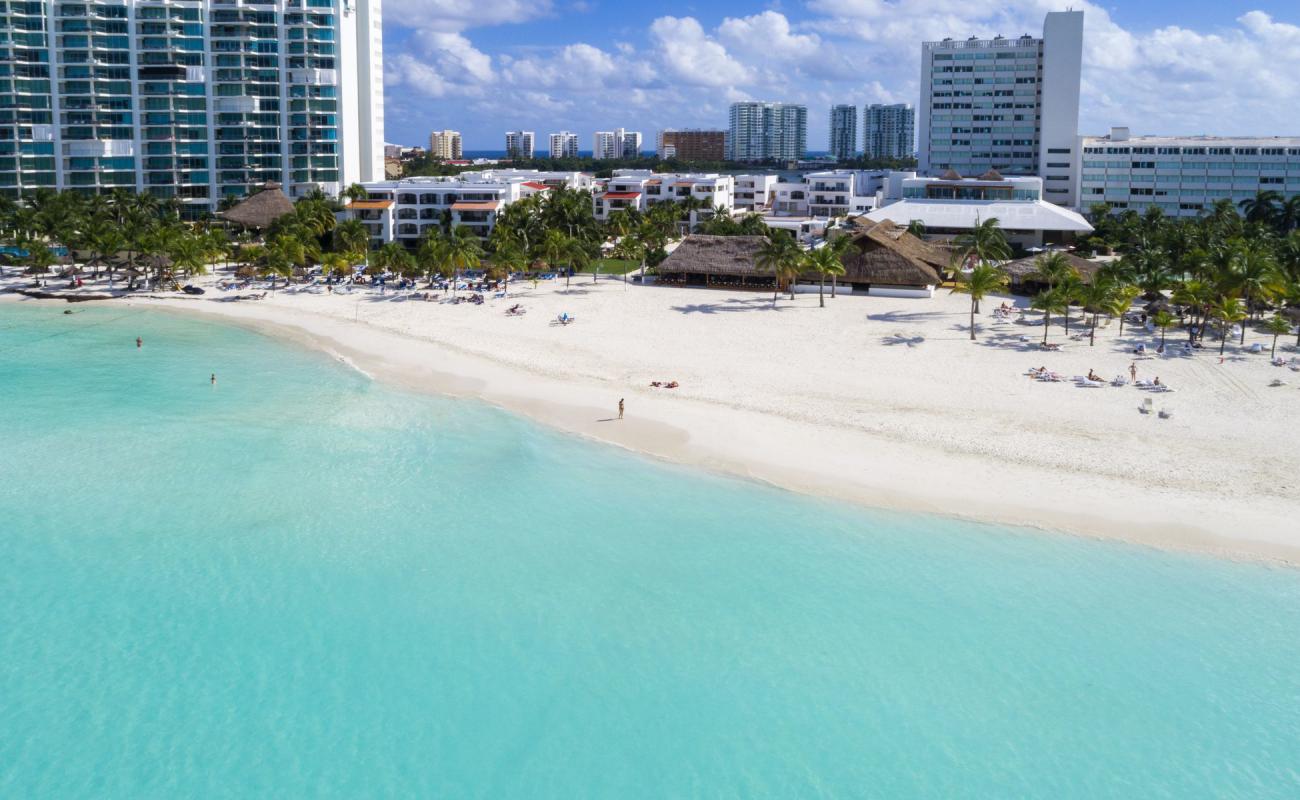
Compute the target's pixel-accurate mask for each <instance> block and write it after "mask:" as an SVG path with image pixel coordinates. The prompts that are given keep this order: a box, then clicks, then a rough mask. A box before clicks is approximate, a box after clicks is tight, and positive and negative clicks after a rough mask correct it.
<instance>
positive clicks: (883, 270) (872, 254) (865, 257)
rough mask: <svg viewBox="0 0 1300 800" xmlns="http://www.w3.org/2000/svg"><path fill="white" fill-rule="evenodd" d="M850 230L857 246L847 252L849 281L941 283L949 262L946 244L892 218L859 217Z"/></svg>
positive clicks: (881, 284)
mask: <svg viewBox="0 0 1300 800" xmlns="http://www.w3.org/2000/svg"><path fill="white" fill-rule="evenodd" d="M851 230H852V233H850V234H848V235H849V236H852V237H853V246H852V247H850V248H849V250H848V252H847V253H845V254H844V257H843V258H842V259H841V261H842V262H843V263H844V277H843V278H841V279H840V280H842V281H844V282H846V283H868V284H875V285H879V286H938V285H939V284H940V283H942V281H941V280H940V278H939V270H942V269H945V268H946V267H947V266H948V254H947V252H946V251H944V250H943V249H942V248H938V247H935V246H934V245H931V244H929V243H927V242H923V241H921V240H920V239H918V238H916V237H915V236H913V235H912V234H910V233H908V232H907V228H904V227H902V226H899V225H895V224H894V223H893V222H890V221H889V220H885V221H884V222H877V223H875V224H872V223H870V222H866V221H865V220H858V221H857V223H856V224H855V225H854V227H853V228H852V229H851Z"/></svg>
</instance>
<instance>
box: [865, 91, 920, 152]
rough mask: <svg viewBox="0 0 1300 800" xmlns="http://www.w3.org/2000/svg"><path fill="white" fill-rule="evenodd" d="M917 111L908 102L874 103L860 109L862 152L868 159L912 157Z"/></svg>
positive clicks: (914, 148)
mask: <svg viewBox="0 0 1300 800" xmlns="http://www.w3.org/2000/svg"><path fill="white" fill-rule="evenodd" d="M915 139H916V109H914V108H912V106H911V105H909V104H907V103H894V104H892V105H881V104H879V103H873V104H872V105H869V106H867V107H866V108H865V109H863V110H862V152H863V154H864V155H866V157H867V158H894V159H898V158H911V157H912V154H913V153H915V152H916V142H915Z"/></svg>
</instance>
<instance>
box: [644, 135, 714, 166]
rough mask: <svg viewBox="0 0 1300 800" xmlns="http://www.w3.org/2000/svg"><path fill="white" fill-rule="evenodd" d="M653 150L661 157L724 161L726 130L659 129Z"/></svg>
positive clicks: (683, 159)
mask: <svg viewBox="0 0 1300 800" xmlns="http://www.w3.org/2000/svg"><path fill="white" fill-rule="evenodd" d="M655 152H656V153H658V154H659V158H661V159H669V158H676V159H680V160H682V161H724V160H726V158H727V132H726V131H694V130H692V131H673V130H667V131H660V132H659V136H658V139H657V141H656V142H655Z"/></svg>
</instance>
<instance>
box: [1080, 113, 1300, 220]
mask: <svg viewBox="0 0 1300 800" xmlns="http://www.w3.org/2000/svg"><path fill="white" fill-rule="evenodd" d="M1080 141H1081V147H1080V150H1081V151H1082V153H1083V156H1082V170H1081V171H1080V173H1079V176H1080V178H1079V190H1078V192H1077V196H1078V198H1079V207H1080V208H1088V207H1089V206H1092V205H1093V204H1095V203H1106V204H1107V205H1109V206H1110V207H1111V208H1112V209H1115V210H1124V209H1130V208H1131V209H1135V210H1137V211H1143V210H1145V209H1147V208H1150V207H1151V206H1155V207H1156V208H1159V209H1160V210H1161V211H1163V212H1165V213H1166V214H1168V215H1169V216H1174V217H1194V216H1196V215H1198V214H1201V213H1204V212H1206V211H1209V210H1210V209H1211V208H1213V206H1214V204H1215V203H1217V202H1219V201H1220V200H1231V201H1232V203H1233V205H1236V204H1238V203H1240V202H1241V201H1242V200H1246V199H1249V198H1252V197H1254V196H1255V195H1256V194H1257V193H1258V192H1262V191H1274V192H1277V193H1278V194H1280V195H1282V196H1283V197H1284V198H1290V197H1295V196H1297V195H1300V137H1285V138H1263V137H1250V138H1248V137H1218V136H1131V135H1130V134H1129V129H1128V128H1111V131H1110V134H1109V135H1108V136H1084V137H1082V138H1081V140H1080Z"/></svg>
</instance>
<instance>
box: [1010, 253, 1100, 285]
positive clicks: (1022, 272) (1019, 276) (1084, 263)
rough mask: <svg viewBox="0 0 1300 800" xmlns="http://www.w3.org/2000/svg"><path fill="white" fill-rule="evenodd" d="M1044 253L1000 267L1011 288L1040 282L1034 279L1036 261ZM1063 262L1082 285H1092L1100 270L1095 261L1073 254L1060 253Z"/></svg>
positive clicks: (1036, 269)
mask: <svg viewBox="0 0 1300 800" xmlns="http://www.w3.org/2000/svg"><path fill="white" fill-rule="evenodd" d="M1044 255H1045V254H1044V253H1036V254H1034V255H1032V256H1028V257H1026V258H1020V259H1017V260H1015V261H1009V262H1007V263H1006V264H1003V265H1002V271H1003V272H1005V273H1007V275H1008V277H1010V278H1011V288H1012V289H1020V288H1022V287H1024V286H1028V285H1037V284H1039V283H1040V281H1039V280H1038V279H1037V278H1036V277H1034V276H1035V274H1036V273H1037V272H1038V259H1040V258H1042V257H1043V256H1044ZM1062 255H1064V256H1065V260H1066V261H1068V262H1070V266H1072V267H1074V270H1075V271H1076V272H1078V273H1079V280H1081V281H1083V282H1084V283H1092V279H1093V278H1094V277H1095V276H1096V275H1097V271H1098V270H1100V269H1101V264H1098V263H1097V262H1096V261H1089V260H1088V259H1086V258H1080V257H1079V256H1076V255H1074V254H1073V253H1065V252H1062Z"/></svg>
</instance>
